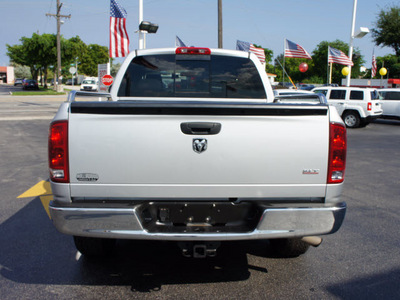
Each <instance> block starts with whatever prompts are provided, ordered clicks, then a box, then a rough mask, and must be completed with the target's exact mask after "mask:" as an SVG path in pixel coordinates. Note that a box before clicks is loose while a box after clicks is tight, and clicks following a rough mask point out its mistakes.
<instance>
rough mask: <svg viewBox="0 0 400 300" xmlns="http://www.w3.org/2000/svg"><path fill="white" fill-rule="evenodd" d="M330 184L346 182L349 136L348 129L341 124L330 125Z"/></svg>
mask: <svg viewBox="0 0 400 300" xmlns="http://www.w3.org/2000/svg"><path fill="white" fill-rule="evenodd" d="M329 127H330V133H329V162H328V180H327V182H328V183H341V182H343V181H344V171H345V169H346V151H347V135H346V127H345V126H344V125H342V124H339V123H330V126H329Z"/></svg>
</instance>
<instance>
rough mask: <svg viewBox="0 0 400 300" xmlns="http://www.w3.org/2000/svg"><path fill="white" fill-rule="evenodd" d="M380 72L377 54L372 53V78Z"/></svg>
mask: <svg viewBox="0 0 400 300" xmlns="http://www.w3.org/2000/svg"><path fill="white" fill-rule="evenodd" d="M377 70H378V66H377V65H376V58H375V54H374V53H372V68H371V78H373V77H375V76H376V71H377Z"/></svg>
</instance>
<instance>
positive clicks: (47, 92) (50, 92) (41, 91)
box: [12, 88, 66, 96]
mask: <svg viewBox="0 0 400 300" xmlns="http://www.w3.org/2000/svg"><path fill="white" fill-rule="evenodd" d="M12 94H13V96H37V95H65V94H66V93H65V92H63V93H58V92H56V91H54V90H52V89H45V88H39V90H38V91H34V90H27V91H24V90H22V91H20V92H13V93H12Z"/></svg>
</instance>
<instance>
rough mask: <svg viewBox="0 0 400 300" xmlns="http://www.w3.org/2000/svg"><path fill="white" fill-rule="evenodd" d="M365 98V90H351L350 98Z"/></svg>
mask: <svg viewBox="0 0 400 300" xmlns="http://www.w3.org/2000/svg"><path fill="white" fill-rule="evenodd" d="M363 99H364V92H363V91H351V92H350V100H363ZM372 99H373V98H372Z"/></svg>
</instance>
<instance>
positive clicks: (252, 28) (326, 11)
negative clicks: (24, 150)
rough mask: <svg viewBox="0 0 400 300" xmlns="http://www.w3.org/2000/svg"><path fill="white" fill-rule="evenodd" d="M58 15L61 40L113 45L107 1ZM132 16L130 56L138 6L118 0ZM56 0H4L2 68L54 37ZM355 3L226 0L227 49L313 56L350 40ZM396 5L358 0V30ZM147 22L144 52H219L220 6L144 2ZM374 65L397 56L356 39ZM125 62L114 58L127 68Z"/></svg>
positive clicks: (208, 1) (196, 0)
mask: <svg viewBox="0 0 400 300" xmlns="http://www.w3.org/2000/svg"><path fill="white" fill-rule="evenodd" d="M61 2H62V3H63V5H62V9H61V14H63V15H69V14H71V18H70V19H65V20H64V24H63V25H62V26H61V34H62V35H63V36H64V37H65V38H67V39H69V38H71V37H74V36H77V35H78V36H79V37H80V38H81V39H82V40H83V41H84V42H85V43H86V44H100V45H103V46H108V44H109V11H110V1H109V0H61ZM118 2H119V3H120V5H121V6H122V7H124V8H125V10H126V11H127V13H128V17H127V20H126V22H127V30H128V34H129V38H130V50H131V51H132V50H134V49H137V48H138V34H137V33H135V31H136V30H137V28H138V6H139V1H138V0H118ZM56 3H57V1H56V0H29V1H26V0H25V1H23V0H10V1H8V0H0V12H1V15H2V17H1V20H2V28H1V30H0V66H6V65H8V64H9V59H8V56H7V55H6V52H7V48H6V44H9V45H15V44H20V41H19V40H20V38H21V37H23V36H25V37H31V36H32V33H34V32H35V33H39V34H43V33H56V31H57V29H56V20H55V18H54V17H47V16H46V13H52V14H54V13H55V11H56ZM353 4H354V0H302V1H299V0H275V1H273V0H253V1H251V0H222V5H223V8H222V20H223V48H226V49H235V48H236V41H237V40H241V41H247V42H250V43H253V44H257V45H261V46H262V47H264V48H269V49H271V50H273V53H274V57H276V56H278V55H279V54H281V53H283V45H284V39H285V38H286V39H288V40H291V41H293V42H295V43H297V44H300V45H301V46H302V47H303V48H305V49H306V50H307V51H308V52H309V53H310V54H312V51H313V50H314V49H315V48H316V46H317V45H318V44H319V43H320V42H322V41H329V42H330V41H334V40H336V39H339V40H342V41H344V42H346V43H349V41H350V32H351V23H352V16H353ZM393 5H399V1H398V0H397V1H396V0H390V1H387V0H358V5H357V15H356V23H355V28H356V30H357V29H358V28H359V27H368V28H369V29H372V28H374V23H375V22H376V20H377V16H378V13H379V11H380V10H381V9H385V8H387V7H389V6H393ZM143 19H144V20H145V21H150V22H152V23H157V24H158V25H159V29H158V31H157V33H156V34H148V35H147V38H146V46H147V48H165V47H175V36H179V38H180V39H181V40H182V41H183V42H184V43H185V44H186V45H188V46H199V47H209V48H217V47H218V0H143ZM354 47H355V48H358V49H359V50H360V51H361V54H362V55H364V60H365V61H366V63H365V67H367V68H370V67H371V60H372V52H373V51H375V55H376V56H384V55H386V54H394V51H393V50H392V49H391V48H387V47H383V48H382V47H379V46H375V45H374V42H373V39H372V35H371V34H370V33H369V34H367V35H366V36H365V37H364V38H362V39H355V40H354ZM122 61H123V59H120V60H117V62H122Z"/></svg>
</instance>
